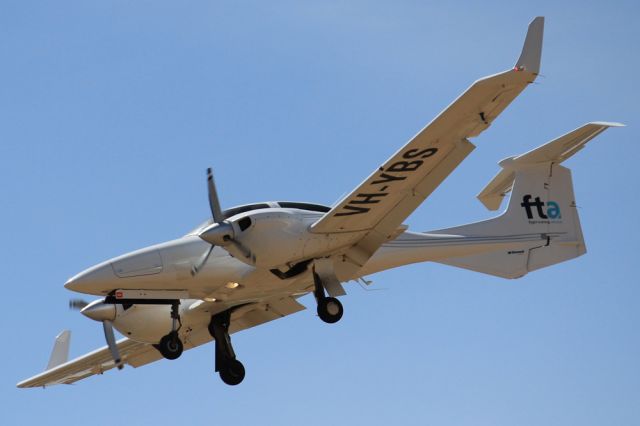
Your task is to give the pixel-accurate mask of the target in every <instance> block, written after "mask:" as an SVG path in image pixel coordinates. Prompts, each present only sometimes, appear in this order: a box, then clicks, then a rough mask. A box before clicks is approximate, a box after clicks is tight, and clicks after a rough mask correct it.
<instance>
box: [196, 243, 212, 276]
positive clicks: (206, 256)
mask: <svg viewBox="0 0 640 426" xmlns="http://www.w3.org/2000/svg"><path fill="white" fill-rule="evenodd" d="M214 247H215V246H214V245H213V244H211V246H209V250H207V252H206V253H205V254H204V256H202V259H201V260H200V261H199V262H198V263H196V264H195V265H193V266H192V267H191V276H192V277H195V276H196V275H198V272H200V270H201V269H202V268H203V267H204V265H205V263H207V260H209V256H210V255H211V252H212V251H213V248H214Z"/></svg>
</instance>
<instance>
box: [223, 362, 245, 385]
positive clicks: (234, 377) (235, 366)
mask: <svg viewBox="0 0 640 426" xmlns="http://www.w3.org/2000/svg"><path fill="white" fill-rule="evenodd" d="M244 373H245V371H244V365H242V363H241V362H240V361H238V360H237V359H230V360H229V361H228V362H227V363H226V364H225V366H224V367H223V368H222V369H221V370H220V378H221V379H222V381H223V382H225V383H226V384H228V385H230V386H235V385H239V384H240V383H241V382H242V381H243V380H244Z"/></svg>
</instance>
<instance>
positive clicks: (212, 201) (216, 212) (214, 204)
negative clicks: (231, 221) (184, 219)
mask: <svg viewBox="0 0 640 426" xmlns="http://www.w3.org/2000/svg"><path fill="white" fill-rule="evenodd" d="M207 188H208V190H209V208H211V216H212V217H213V221H214V222H215V223H220V222H222V221H223V220H224V217H223V216H222V209H221V208H220V200H219V199H218V191H217V190H216V182H215V181H214V180H213V171H212V170H211V167H209V168H208V169H207Z"/></svg>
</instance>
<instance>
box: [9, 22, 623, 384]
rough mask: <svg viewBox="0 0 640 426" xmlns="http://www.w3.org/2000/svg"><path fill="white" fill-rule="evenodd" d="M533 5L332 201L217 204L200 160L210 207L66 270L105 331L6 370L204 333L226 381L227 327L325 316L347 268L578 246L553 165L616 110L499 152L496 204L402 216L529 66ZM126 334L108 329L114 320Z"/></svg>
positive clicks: (43, 379) (58, 366)
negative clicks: (177, 231) (479, 73)
mask: <svg viewBox="0 0 640 426" xmlns="http://www.w3.org/2000/svg"><path fill="white" fill-rule="evenodd" d="M543 28H544V18H543V17H537V18H535V19H534V20H533V21H532V22H531V23H530V25H529V28H528V32H527V35H526V38H525V42H524V46H523V48H522V52H521V54H520V57H519V58H518V60H517V61H516V64H515V66H514V67H513V68H511V69H509V70H507V71H504V72H501V73H498V74H495V75H491V76H488V77H485V78H482V79H480V80H477V81H476V82H475V83H473V84H472V85H471V86H470V87H469V88H468V89H467V90H466V91H465V92H464V93H463V94H462V95H461V96H460V97H458V98H457V99H456V100H455V101H454V102H453V103H452V104H451V105H449V106H448V107H447V108H446V109H445V110H444V111H443V112H442V113H440V114H439V115H438V116H437V117H436V118H435V119H434V120H433V121H431V123H429V124H428V125H427V126H426V127H425V128H424V129H422V130H421V131H420V132H419V133H418V134H417V135H415V136H414V137H413V138H412V139H411V140H410V141H409V142H408V143H407V144H406V145H404V146H403V147H402V148H400V149H399V150H398V151H397V152H396V153H395V154H393V155H392V156H391V157H390V158H389V159H388V160H387V161H386V162H385V163H383V165H382V166H380V167H377V168H376V169H375V170H374V171H373V173H372V174H371V175H370V176H369V177H367V178H366V179H365V180H364V181H363V182H362V183H361V184H360V185H359V186H357V187H356V188H355V189H354V190H353V191H351V192H350V193H349V194H348V195H346V196H345V197H344V198H343V199H341V200H340V201H339V202H337V203H336V204H335V205H334V206H332V207H329V206H324V205H319V204H312V203H304V202H261V203H255V204H247V205H242V206H238V207H233V208H230V209H226V210H223V209H222V208H221V205H220V201H219V198H218V191H217V188H216V185H215V182H214V178H213V173H212V171H211V169H208V171H207V188H208V198H209V207H210V210H211V218H210V219H209V220H207V221H206V222H204V223H203V224H201V225H200V226H198V227H196V228H195V229H193V230H192V231H191V232H188V233H187V234H186V235H185V236H183V237H181V238H178V239H175V240H173V241H168V242H165V243H162V244H158V245H154V246H151V247H147V248H143V249H141V250H137V251H134V252H132V253H128V254H125V255H122V256H119V257H116V258H114V259H110V260H107V261H105V262H102V263H100V264H98V265H95V266H93V267H91V268H89V269H87V270H85V271H83V272H81V273H79V274H78V275H76V276H74V277H72V278H71V279H69V280H68V281H67V282H66V284H65V287H66V288H67V289H69V290H71V291H74V292H80V293H85V294H90V295H97V296H100V299H97V300H94V301H93V302H91V303H87V302H84V301H81V300H74V301H72V302H71V307H72V308H75V309H80V312H81V313H82V314H83V315H84V316H86V317H88V318H90V319H92V320H95V321H98V322H101V323H102V325H103V330H104V334H105V339H106V342H107V345H106V346H105V347H103V348H100V349H97V350H95V351H93V352H90V353H88V354H86V355H83V356H80V357H78V358H76V359H74V360H71V361H69V360H68V353H69V343H70V332H69V331H64V332H62V333H61V334H60V335H58V337H56V340H55V344H54V349H53V352H52V354H51V358H50V361H49V364H48V365H47V368H46V370H45V371H44V372H42V373H40V374H38V375H36V376H34V377H31V378H29V379H27V380H24V381H22V382H20V383H18V384H17V386H18V387H21V388H24V387H41V386H42V387H46V386H50V385H54V384H69V383H74V382H76V381H78V380H81V379H83V378H86V377H89V376H92V375H95V374H102V373H104V372H105V371H108V370H110V369H113V368H118V369H122V367H123V366H124V365H125V364H127V365H130V366H133V367H140V366H143V365H146V364H149V363H152V362H155V361H158V360H160V359H163V358H165V359H170V360H173V359H177V358H178V357H180V355H181V354H182V352H183V351H184V350H185V349H186V350H188V349H192V348H195V347H198V346H200V345H203V344H205V343H207V342H210V341H212V340H213V341H214V344H215V371H216V372H218V373H219V375H220V378H221V379H222V381H223V382H224V383H226V384H228V385H237V384H239V383H240V382H242V381H243V379H244V377H245V368H244V365H243V364H242V363H241V362H240V361H239V360H238V359H237V357H236V353H235V351H234V349H233V345H232V343H231V338H230V336H231V335H232V334H233V333H236V332H239V331H242V330H245V329H247V328H250V327H255V326H257V325H261V324H264V323H267V322H270V321H273V320H276V319H279V318H282V317H285V316H288V315H291V314H293V313H296V312H299V311H302V310H303V309H305V307H304V306H303V305H302V304H300V303H299V302H298V299H299V298H300V297H302V296H304V295H306V294H309V293H312V294H313V295H314V296H315V300H316V302H317V314H318V317H319V318H320V319H321V320H322V321H324V322H326V323H336V322H338V321H339V320H340V319H341V317H342V315H343V312H344V309H343V306H342V303H341V302H340V301H339V299H338V297H340V296H344V295H345V294H346V291H345V289H344V286H343V284H344V283H347V282H349V281H357V280H360V281H361V282H365V283H367V284H368V283H369V282H368V281H366V278H365V277H367V276H369V275H371V274H374V273H376V272H380V271H384V270H387V269H391V268H396V267H400V266H403V265H407V264H412V263H416V262H437V263H442V264H447V265H452V266H456V267H460V268H465V269H470V270H473V271H478V272H482V273H485V274H490V275H494V276H498V277H503V278H518V277H521V276H523V275H525V274H527V273H528V272H531V271H534V270H537V269H540V268H543V267H546V266H550V265H554V264H556V263H559V262H563V261H566V260H569V259H573V258H576V257H578V256H581V255H582V254H584V253H585V252H586V247H585V242H584V238H583V235H582V231H581V227H580V221H579V218H578V211H577V210H576V204H575V200H574V194H573V183H572V178H571V172H570V170H569V169H567V168H565V167H564V166H562V165H560V164H561V163H562V162H563V161H565V160H566V159H568V158H569V157H571V156H572V155H573V154H575V153H576V152H577V151H579V150H580V149H582V148H583V147H584V145H585V144H586V143H587V142H588V141H589V140H591V139H592V138H594V137H595V136H597V135H598V134H600V133H601V132H603V131H604V130H605V129H607V128H609V127H616V126H621V125H620V124H617V123H605V122H593V123H588V124H586V125H584V126H582V127H580V128H578V129H576V130H574V131H572V132H569V133H567V134H565V135H564V136H561V137H560V138H558V139H555V140H553V141H551V142H549V143H547V144H545V145H542V146H540V147H538V148H536V149H534V150H532V151H529V152H527V153H525V154H522V155H518V156H514V157H509V158H507V159H505V160H502V161H501V162H500V163H499V165H500V166H501V170H500V172H499V173H498V174H497V175H496V176H495V178H494V179H493V180H492V181H491V182H490V183H489V184H488V185H487V186H486V187H485V188H484V189H483V190H482V191H481V192H480V193H479V195H478V199H479V200H480V201H481V202H482V203H483V204H484V205H485V206H486V207H487V208H488V209H489V210H494V211H495V210H497V209H498V208H499V207H500V205H501V204H502V200H503V199H504V198H505V197H506V195H507V194H508V193H511V196H510V199H509V202H508V205H507V208H506V210H505V211H504V212H503V213H502V214H500V215H499V216H497V217H494V218H492V219H489V220H484V221H480V222H476V223H471V224H467V225H462V226H456V227H453V228H447V229H439V230H435V231H429V232H426V233H421V232H410V231H408V227H407V226H406V225H405V224H403V222H404V220H405V219H406V218H407V217H408V216H409V215H410V214H411V213H412V212H413V211H414V210H415V209H416V208H417V207H418V206H419V205H420V204H421V203H422V202H423V201H424V200H425V199H426V198H427V197H428V196H429V195H430V194H431V193H432V192H433V191H434V190H435V189H436V188H437V187H438V186H439V185H440V183H442V182H443V180H444V179H445V178H446V177H447V176H448V175H449V174H450V173H451V172H452V171H453V170H454V169H455V168H456V167H457V166H458V165H459V164H460V163H461V162H462V160H464V159H465V158H466V157H467V156H468V155H469V154H470V153H471V151H472V150H473V149H474V148H475V146H474V145H473V144H472V143H471V142H470V141H469V138H474V137H477V136H479V135H480V133H482V132H483V131H484V130H486V129H487V128H488V127H489V126H490V125H491V123H492V122H493V121H494V120H495V118H496V117H497V116H498V115H499V114H500V113H501V112H502V111H503V110H504V109H505V108H506V107H507V106H508V105H509V104H510V103H511V102H512V101H513V100H514V99H515V98H516V97H517V96H518V95H519V94H520V93H521V92H522V91H523V90H524V89H525V87H527V86H528V85H529V84H531V83H532V82H533V81H534V80H535V79H536V77H537V75H538V73H539V70H540V58H541V53H542V38H543ZM114 328H115V329H117V330H118V331H119V332H120V333H122V334H123V335H124V336H126V337H125V338H123V339H121V340H118V341H116V340H115V335H114V331H113V329H114Z"/></svg>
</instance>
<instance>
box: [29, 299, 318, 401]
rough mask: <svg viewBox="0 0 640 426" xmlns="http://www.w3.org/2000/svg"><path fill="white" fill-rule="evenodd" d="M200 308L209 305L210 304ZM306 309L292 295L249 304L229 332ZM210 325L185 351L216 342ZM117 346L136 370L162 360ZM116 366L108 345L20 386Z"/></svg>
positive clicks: (125, 342) (127, 342)
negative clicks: (213, 340)
mask: <svg viewBox="0 0 640 426" xmlns="http://www.w3.org/2000/svg"><path fill="white" fill-rule="evenodd" d="M196 303H197V302H196ZM200 306H206V303H203V304H201V305H200ZM196 309H198V308H196ZM303 309H305V307H304V306H303V305H301V304H300V303H298V302H297V301H296V300H295V299H294V298H293V297H289V296H286V297H280V298H273V299H269V300H266V301H264V302H261V303H252V304H250V305H245V306H242V307H240V308H238V309H236V310H235V311H233V313H232V314H231V324H230V327H229V332H230V333H236V332H238V331H242V330H246V329H247V328H251V327H255V326H257V325H261V324H264V323H267V322H269V321H273V320H275V319H278V318H283V317H285V316H287V315H291V314H293V313H295V312H299V311H301V310H303ZM207 325H208V321H207V322H204V323H203V324H202V327H199V328H198V329H196V330H193V331H192V332H191V333H190V334H189V338H188V340H187V341H185V342H184V348H185V350H189V349H193V348H195V347H198V346H200V345H203V344H205V343H207V342H210V341H211V340H212V338H211V335H210V334H209V331H208V330H207ZM117 345H118V352H119V353H120V357H121V358H122V361H123V363H125V364H128V365H130V366H132V367H141V366H143V365H146V364H150V363H152V362H155V361H158V360H160V359H162V355H160V352H158V350H156V348H154V347H153V346H152V345H150V344H148V343H140V342H136V341H135V340H131V339H128V338H124V339H122V340H120V341H118V343H117ZM54 352H55V347H54ZM114 367H115V363H114V362H113V358H112V357H111V352H110V351H109V348H108V347H107V346H104V347H103V348H100V349H96V350H95V351H93V352H90V353H88V354H86V355H82V356H80V357H78V358H76V359H74V360H71V361H69V362H65V363H64V364H61V365H58V366H56V367H53V368H51V369H48V370H46V371H44V372H42V373H40V374H38V375H36V376H33V377H31V378H29V379H27V380H24V381H22V382H20V383H18V384H17V386H18V387H19V388H33V387H45V386H51V385H57V384H71V383H74V382H77V381H78V380H82V379H84V378H85V377H89V376H93V375H94V374H102V373H104V372H105V371H108V370H111V369H112V368H114Z"/></svg>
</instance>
